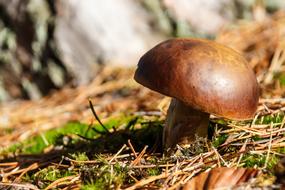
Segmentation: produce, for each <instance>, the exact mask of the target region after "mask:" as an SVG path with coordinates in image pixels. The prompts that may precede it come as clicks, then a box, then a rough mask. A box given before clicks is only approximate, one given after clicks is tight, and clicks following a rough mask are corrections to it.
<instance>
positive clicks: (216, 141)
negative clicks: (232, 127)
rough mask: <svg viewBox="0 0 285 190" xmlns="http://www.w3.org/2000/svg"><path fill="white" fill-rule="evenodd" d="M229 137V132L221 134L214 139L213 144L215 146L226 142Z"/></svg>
mask: <svg viewBox="0 0 285 190" xmlns="http://www.w3.org/2000/svg"><path fill="white" fill-rule="evenodd" d="M227 138H228V135H227V134H222V135H220V136H217V137H215V138H214V139H213V141H212V143H213V146H214V147H215V148H217V147H219V146H220V145H221V144H223V143H224V142H226V140H227Z"/></svg>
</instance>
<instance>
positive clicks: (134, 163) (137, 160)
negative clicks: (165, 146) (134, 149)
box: [130, 145, 148, 166]
mask: <svg viewBox="0 0 285 190" xmlns="http://www.w3.org/2000/svg"><path fill="white" fill-rule="evenodd" d="M147 147H148V146H147V145H146V146H145V147H144V148H143V150H142V151H141V153H140V154H139V155H138V157H137V158H136V159H135V160H134V161H133V162H132V163H131V164H130V166H135V165H137V163H138V162H139V161H140V160H141V158H142V157H143V155H144V154H145V152H146V149H147Z"/></svg>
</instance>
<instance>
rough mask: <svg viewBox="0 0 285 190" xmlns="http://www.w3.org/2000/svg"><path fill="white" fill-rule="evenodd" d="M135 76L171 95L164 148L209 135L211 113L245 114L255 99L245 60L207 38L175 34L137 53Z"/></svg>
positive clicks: (251, 112)
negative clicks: (176, 36)
mask: <svg viewBox="0 0 285 190" xmlns="http://www.w3.org/2000/svg"><path fill="white" fill-rule="evenodd" d="M134 79H135V80H136V81H137V82H138V83H140V84H142V85H143V86H145V87H148V88H150V89H151V90H154V91H157V92H159V93H161V94H164V95H166V96H170V97H172V100H171V103H170V106H169V108H168V111H167V116H166V124H165V127H164V131H163V145H164V147H165V148H171V147H173V146H175V145H176V144H180V145H184V144H189V143H192V142H193V141H195V138H196V136H199V137H207V135H208V124H209V117H210V114H214V115H216V116H221V117H224V118H228V119H234V120H247V119H251V118H252V117H253V116H254V114H255V111H256V109H257V105H258V98H259V88H258V83H257V80H256V77H255V74H254V72H253V71H252V69H251V68H249V66H248V64H247V61H246V60H245V59H244V58H243V56H241V55H240V54H239V53H237V52H236V51H234V50H233V49H231V48H229V47H226V46H224V45H221V44H219V43H216V42H213V41H210V40H204V39H186V38H185V39H184V38H181V39H179V38H178V39H170V40H167V41H165V42H162V43H160V44H158V45H157V46H155V47H154V48H152V49H151V50H149V51H148V52H147V53H145V54H144V55H143V56H142V57H141V58H140V60H139V63H138V66H137V69H136V72H135V76H134Z"/></svg>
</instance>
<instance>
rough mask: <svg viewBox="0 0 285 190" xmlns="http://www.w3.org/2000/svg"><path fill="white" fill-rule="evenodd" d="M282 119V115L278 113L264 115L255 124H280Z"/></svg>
mask: <svg viewBox="0 0 285 190" xmlns="http://www.w3.org/2000/svg"><path fill="white" fill-rule="evenodd" d="M283 118H284V113H283V112H282V113H278V114H276V115H266V116H263V117H262V118H259V119H257V120H256V124H270V123H281V122H282V120H283Z"/></svg>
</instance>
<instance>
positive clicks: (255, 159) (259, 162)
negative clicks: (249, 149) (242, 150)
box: [241, 154, 279, 170]
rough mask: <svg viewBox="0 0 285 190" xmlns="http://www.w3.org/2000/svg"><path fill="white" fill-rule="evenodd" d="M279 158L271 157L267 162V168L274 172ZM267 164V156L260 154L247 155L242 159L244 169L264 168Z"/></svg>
mask: <svg viewBox="0 0 285 190" xmlns="http://www.w3.org/2000/svg"><path fill="white" fill-rule="evenodd" d="M278 161H279V158H278V157H277V156H275V155H270V156H269V158H268V161H267V165H266V168H267V169H269V170H272V169H273V167H274V166H275V165H276V164H277V162H278ZM265 162H266V155H263V154H262V155H259V154H245V155H244V156H243V157H242V160H241V163H243V164H244V167H258V168H263V167H264V166H265Z"/></svg>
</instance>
